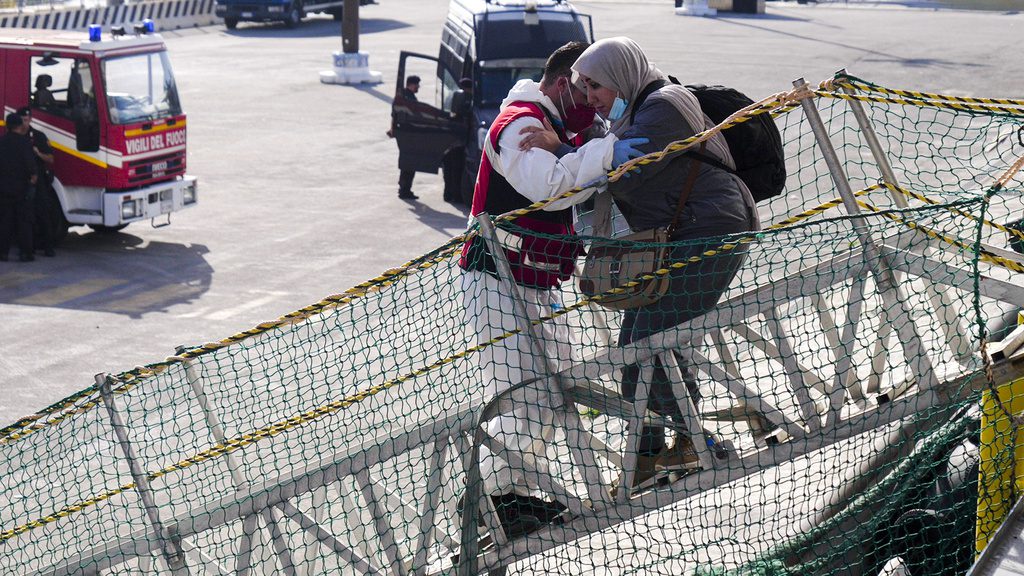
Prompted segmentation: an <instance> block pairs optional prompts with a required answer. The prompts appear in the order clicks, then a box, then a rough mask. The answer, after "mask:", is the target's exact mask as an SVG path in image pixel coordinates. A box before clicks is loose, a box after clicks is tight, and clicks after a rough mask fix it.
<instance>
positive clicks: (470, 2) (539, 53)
mask: <svg viewBox="0 0 1024 576" xmlns="http://www.w3.org/2000/svg"><path fill="white" fill-rule="evenodd" d="M593 36H594V33H593V24H592V23H591V19H590V16H587V15H585V14H580V13H579V12H577V11H576V9H575V8H573V6H572V5H571V4H569V2H568V1H564V0H452V2H451V4H450V5H449V8H448V17H447V19H446V21H445V24H444V30H443V31H442V33H441V49H440V53H439V54H438V57H437V58H433V57H431V56H425V55H422V54H414V53H411V52H402V53H401V56H400V61H399V65H398V79H397V85H396V88H395V100H394V104H393V105H392V108H391V115H392V119H393V121H394V122H393V126H394V128H393V129H394V135H395V138H396V139H397V141H398V149H399V164H400V167H401V168H402V169H405V170H416V171H418V172H429V173H431V174H437V170H438V168H441V169H442V170H443V172H444V187H445V191H444V197H445V199H446V200H451V201H462V202H463V203H465V204H467V205H468V204H469V203H470V202H471V201H472V198H473V184H474V183H475V181H476V173H477V169H478V168H479V165H480V151H481V148H482V145H483V142H484V138H485V137H486V135H487V129H488V127H490V125H491V122H492V121H493V120H494V118H495V117H497V115H498V106H499V105H500V104H501V101H502V100H504V99H505V96H506V95H508V91H509V89H510V88H512V86H513V85H514V84H515V83H516V82H517V81H519V80H521V79H523V78H532V79H533V80H537V81H540V78H541V75H542V74H543V72H544V63H545V61H546V60H547V57H548V56H549V55H550V54H551V52H553V51H554V50H555V49H556V48H558V47H559V46H562V45H563V44H565V43H566V42H570V41H574V40H575V41H582V42H591V41H593ZM410 75H416V76H419V77H420V78H421V81H420V91H419V93H418V94H417V98H416V100H415V101H410V100H408V99H406V98H404V97H403V94H402V88H403V86H404V83H405V79H406V78H407V77H408V76H410Z"/></svg>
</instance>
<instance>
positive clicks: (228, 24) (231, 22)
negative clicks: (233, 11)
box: [224, 18, 238, 30]
mask: <svg viewBox="0 0 1024 576" xmlns="http://www.w3.org/2000/svg"><path fill="white" fill-rule="evenodd" d="M224 27H225V28H227V29H228V30H234V29H235V28H238V18H225V19H224Z"/></svg>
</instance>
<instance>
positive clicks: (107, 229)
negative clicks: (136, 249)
mask: <svg viewBox="0 0 1024 576" xmlns="http://www.w3.org/2000/svg"><path fill="white" fill-rule="evenodd" d="M126 226H128V225H127V224H118V225H117V226H104V225H102V224H89V228H92V229H93V231H95V232H99V233H100V234H117V233H118V232H120V231H121V230H124V229H125V227H126Z"/></svg>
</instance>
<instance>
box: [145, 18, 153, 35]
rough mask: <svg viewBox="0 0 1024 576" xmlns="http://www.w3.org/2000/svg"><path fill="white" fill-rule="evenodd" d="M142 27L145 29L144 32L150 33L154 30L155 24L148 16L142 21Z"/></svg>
mask: <svg viewBox="0 0 1024 576" xmlns="http://www.w3.org/2000/svg"><path fill="white" fill-rule="evenodd" d="M142 29H143V30H145V31H146V34H152V33H153V32H154V31H156V25H155V24H153V21H152V20H150V19H149V18H146V19H145V20H143V21H142Z"/></svg>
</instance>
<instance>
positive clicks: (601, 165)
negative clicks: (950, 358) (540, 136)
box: [491, 117, 616, 211]
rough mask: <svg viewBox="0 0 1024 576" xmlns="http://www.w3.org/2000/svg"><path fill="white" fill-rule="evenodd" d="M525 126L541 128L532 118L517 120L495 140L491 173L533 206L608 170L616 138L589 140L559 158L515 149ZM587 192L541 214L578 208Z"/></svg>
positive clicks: (538, 121) (554, 203)
mask: <svg viewBox="0 0 1024 576" xmlns="http://www.w3.org/2000/svg"><path fill="white" fill-rule="evenodd" d="M526 126H537V127H542V126H543V124H542V123H541V121H540V120H538V119H536V118H532V117H525V118H517V119H516V120H514V121H513V122H512V123H510V124H509V125H508V126H506V127H505V129H504V130H502V131H501V136H499V138H498V150H499V152H498V154H496V156H497V158H493V157H492V158H491V165H492V166H493V167H494V169H495V170H496V171H497V172H498V173H499V174H501V175H502V176H504V177H505V179H506V180H508V182H509V184H511V185H512V187H513V188H515V189H516V191H518V192H519V193H520V194H522V195H523V196H525V197H527V198H529V199H530V200H531V201H533V202H539V201H540V200H545V199H547V198H551V197H552V196H557V195H559V194H561V193H562V192H565V191H566V190H571V189H572V188H576V187H578V186H583V185H584V184H587V183H589V182H591V181H593V180H595V179H597V178H600V177H601V176H603V175H604V174H605V173H607V172H609V171H610V170H611V162H612V146H613V145H614V144H615V141H616V138H615V135H614V134H609V135H608V136H605V137H604V138H600V139H598V140H593V141H591V142H588V143H587V144H586V145H584V146H581V147H580V148H578V149H577V150H576V151H575V152H570V153H569V154H566V155H565V156H562V157H561V158H558V157H556V156H555V155H554V154H552V153H550V152H548V151H547V150H541V149H540V148H533V149H531V150H528V151H526V152H523V151H522V150H520V149H519V143H520V142H521V141H522V140H523V138H524V137H525V136H524V135H522V134H520V133H519V131H520V130H522V129H523V128H524V127H526ZM593 191H594V189H593V188H589V189H587V190H585V191H583V192H581V193H579V194H576V195H574V196H571V197H569V198H564V199H562V200H559V201H557V202H552V203H551V204H548V205H547V206H545V207H544V210H547V211H554V210H562V209H565V208H568V207H569V206H572V205H574V204H579V203H580V202H583V201H584V200H586V199H587V198H589V197H590V195H591V194H593Z"/></svg>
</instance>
